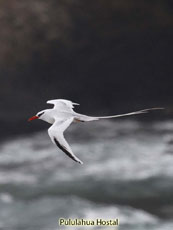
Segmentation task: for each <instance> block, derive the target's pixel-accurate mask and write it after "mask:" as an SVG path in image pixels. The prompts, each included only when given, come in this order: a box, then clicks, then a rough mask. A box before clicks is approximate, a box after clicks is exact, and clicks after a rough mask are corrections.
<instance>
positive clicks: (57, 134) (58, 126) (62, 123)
mask: <svg viewBox="0 0 173 230" xmlns="http://www.w3.org/2000/svg"><path fill="white" fill-rule="evenodd" d="M72 122H73V118H69V119H66V120H58V121H56V122H55V123H54V124H53V125H52V126H51V127H50V128H49V129H48V134H49V136H50V138H51V140H52V142H53V143H54V144H56V145H57V146H58V148H60V149H61V150H62V151H63V152H64V153H65V154H66V155H67V156H69V157H70V158H71V159H73V160H74V161H76V162H78V163H80V164H83V162H82V161H81V160H79V159H78V158H77V157H76V156H75V155H74V153H73V151H72V149H71V148H70V146H69V144H68V143H67V141H66V140H65V138H64V135H63V132H64V131H65V130H66V129H67V128H68V126H69V125H70V124H71V123H72Z"/></svg>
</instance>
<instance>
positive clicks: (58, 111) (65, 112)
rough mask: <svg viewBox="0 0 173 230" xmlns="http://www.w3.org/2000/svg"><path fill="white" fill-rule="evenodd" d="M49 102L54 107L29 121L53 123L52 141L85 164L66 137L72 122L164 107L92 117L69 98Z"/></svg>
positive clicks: (50, 131) (137, 112) (71, 156)
mask: <svg viewBox="0 0 173 230" xmlns="http://www.w3.org/2000/svg"><path fill="white" fill-rule="evenodd" d="M47 103H48V104H53V105H54V107H53V108H51V109H45V110H42V111H40V112H38V113H37V114H36V115H35V116H33V117H31V118H29V119H28V121H32V120H35V119H41V120H43V121H46V122H48V123H50V124H52V125H51V127H50V128H49V129H48V134H49V136H50V139H51V141H52V142H53V143H54V144H55V145H57V147H59V148H60V149H61V150H62V151H63V152H64V153H65V154H67V156H69V157H70V158H71V159H73V160H74V161H76V162H78V163H80V164H83V162H82V161H81V160H79V158H77V157H76V156H75V155H74V153H73V151H72V149H71V147H70V146H69V144H68V143H67V141H66V140H65V138H64V131H65V130H66V129H67V128H68V127H69V125H70V124H71V123H72V122H86V121H96V120H99V119H107V118H117V117H124V116H131V115H136V114H142V113H147V112H148V111H150V110H156V109H162V108H150V109H144V110H139V111H135V112H131V113H125V114H119V115H112V116H104V117H92V116H87V115H83V114H79V113H76V112H75V111H74V110H73V108H74V105H79V104H77V103H74V102H72V101H69V100H65V99H54V100H49V101H47Z"/></svg>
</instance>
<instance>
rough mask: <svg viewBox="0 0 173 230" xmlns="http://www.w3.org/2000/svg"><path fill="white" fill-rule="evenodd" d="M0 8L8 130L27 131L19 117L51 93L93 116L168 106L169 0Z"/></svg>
mask: <svg viewBox="0 0 173 230" xmlns="http://www.w3.org/2000/svg"><path fill="white" fill-rule="evenodd" d="M0 6H1V7H0V28H1V30H0V44H1V49H0V87H1V88H0V101H1V103H0V104H1V112H0V123H1V127H2V129H3V130H4V131H5V132H6V133H8V134H9V133H13V132H14V133H15V132H18V133H20V132H21V131H20V130H19V128H18V127H19V124H21V126H20V127H22V129H23V130H28V129H30V127H29V128H28V127H27V128H26V126H25V124H24V122H25V119H26V118H27V117H28V116H30V115H32V113H35V112H37V110H40V109H42V108H44V107H46V105H45V101H46V100H47V99H52V98H67V99H72V100H74V101H77V102H79V103H81V104H82V105H83V106H82V107H81V111H82V112H87V113H88V111H90V112H93V113H94V114H98V112H101V113H104V112H118V111H121V112H126V111H127V110H129V109H130V110H132V109H138V108H141V107H150V106H169V105H171V103H172V96H173V90H172V88H173V83H172V60H171V57H172V50H173V49H172V39H173V30H172V28H173V14H172V6H173V3H172V1H171V0H159V1H158V0H152V1H151V0H150V1H148V0H147V1H146V0H141V1H138V0H132V1H129V0H116V1H115V0H109V1H107V0H95V1H88V0H84V1H81V0H30V1H27V0H23V1H19V0H3V1H1V3H0ZM9 119H10V122H9ZM38 126H39V125H38Z"/></svg>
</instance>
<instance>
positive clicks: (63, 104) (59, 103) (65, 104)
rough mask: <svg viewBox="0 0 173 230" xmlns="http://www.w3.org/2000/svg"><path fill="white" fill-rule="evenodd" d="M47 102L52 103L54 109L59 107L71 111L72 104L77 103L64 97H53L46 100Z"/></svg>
mask: <svg viewBox="0 0 173 230" xmlns="http://www.w3.org/2000/svg"><path fill="white" fill-rule="evenodd" d="M47 103H48V104H53V105H54V109H60V110H64V111H73V108H74V105H79V104H77V103H74V102H72V101H69V100H65V99H54V100H49V101H47Z"/></svg>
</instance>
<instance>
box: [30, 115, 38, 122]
mask: <svg viewBox="0 0 173 230" xmlns="http://www.w3.org/2000/svg"><path fill="white" fill-rule="evenodd" d="M38 118H39V117H38V116H33V117H30V118H29V119H28V121H33V120H35V119H38Z"/></svg>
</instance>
